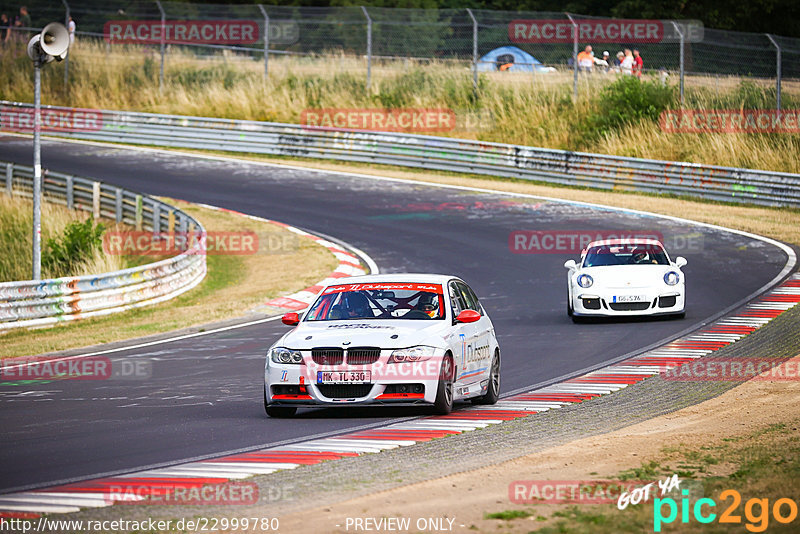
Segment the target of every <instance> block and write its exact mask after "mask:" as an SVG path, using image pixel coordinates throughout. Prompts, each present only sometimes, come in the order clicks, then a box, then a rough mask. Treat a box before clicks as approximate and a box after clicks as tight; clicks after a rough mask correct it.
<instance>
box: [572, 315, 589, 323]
mask: <svg viewBox="0 0 800 534" xmlns="http://www.w3.org/2000/svg"><path fill="white" fill-rule="evenodd" d="M570 317H572V322H573V323H575V324H581V323H585V322H586V319H585V318H583V317H579V316H577V315H575V314H574V313H573V314H572V315H571V316H570Z"/></svg>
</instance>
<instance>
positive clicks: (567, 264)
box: [564, 260, 578, 271]
mask: <svg viewBox="0 0 800 534" xmlns="http://www.w3.org/2000/svg"><path fill="white" fill-rule="evenodd" d="M564 267H566V268H567V269H569V270H570V271H571V270H573V269H577V268H578V265H577V264H576V263H575V260H567V261H565V262H564Z"/></svg>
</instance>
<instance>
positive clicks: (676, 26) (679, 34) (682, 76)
mask: <svg viewBox="0 0 800 534" xmlns="http://www.w3.org/2000/svg"><path fill="white" fill-rule="evenodd" d="M671 22H672V25H673V26H674V27H675V31H676V32H678V36H679V37H680V39H681V59H680V61H681V79H680V83H681V108H682V107H683V104H684V98H683V78H684V70H683V44H684V41H685V37H684V35H685V34H684V33H683V30H681V28H680V26H678V23H677V22H675V21H674V20H673V21H671Z"/></svg>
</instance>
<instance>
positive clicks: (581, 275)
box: [564, 239, 686, 322]
mask: <svg viewBox="0 0 800 534" xmlns="http://www.w3.org/2000/svg"><path fill="white" fill-rule="evenodd" d="M684 265H686V259H685V258H682V257H680V256H678V257H677V258H675V261H674V262H673V261H671V260H670V258H669V256H668V255H667V252H666V250H664V246H663V245H662V244H661V242H660V241H658V240H655V239H607V240H604V241H594V242H592V243H589V244H588V245H587V246H586V249H584V250H583V253H582V254H581V259H580V263H575V260H569V261H567V262H566V263H565V264H564V267H566V268H567V269H568V270H569V273H568V274H567V313H568V314H569V316H570V317H572V320H573V321H575V322H578V321H579V320H580V319H581V318H582V317H586V316H625V315H662V314H672V315H679V316H683V315H684V313H685V303H686V287H685V285H684V276H683V272H681V267H683V266H684Z"/></svg>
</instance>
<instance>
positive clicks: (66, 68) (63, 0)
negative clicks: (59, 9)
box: [61, 0, 72, 89]
mask: <svg viewBox="0 0 800 534" xmlns="http://www.w3.org/2000/svg"><path fill="white" fill-rule="evenodd" d="M61 3H62V4H64V9H65V10H66V11H67V12H66V15H64V26H66V27H67V30H69V16H70V13H69V4H68V3H67V0H61ZM70 46H72V43H70ZM68 84H69V54H67V57H65V58H64V88H65V89H66V88H67V86H68Z"/></svg>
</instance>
